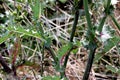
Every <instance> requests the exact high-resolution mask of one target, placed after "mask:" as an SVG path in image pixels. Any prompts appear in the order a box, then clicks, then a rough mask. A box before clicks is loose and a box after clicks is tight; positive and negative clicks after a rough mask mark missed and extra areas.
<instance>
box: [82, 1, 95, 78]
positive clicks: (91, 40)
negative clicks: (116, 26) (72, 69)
mask: <svg viewBox="0 0 120 80" xmlns="http://www.w3.org/2000/svg"><path fill="white" fill-rule="evenodd" d="M83 4H84V9H85V16H86V20H87V25H88V35H87V37H88V39H89V45H88V46H89V48H88V49H89V50H90V52H89V57H88V61H87V66H86V69H85V73H84V76H83V79H82V80H88V78H89V74H90V71H91V67H92V64H93V59H94V54H95V51H96V43H95V35H94V33H93V32H94V31H93V26H92V23H91V19H90V14H89V9H88V0H83Z"/></svg>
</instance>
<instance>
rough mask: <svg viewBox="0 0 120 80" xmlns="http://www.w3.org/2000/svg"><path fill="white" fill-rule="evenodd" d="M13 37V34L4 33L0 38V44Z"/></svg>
mask: <svg viewBox="0 0 120 80" xmlns="http://www.w3.org/2000/svg"><path fill="white" fill-rule="evenodd" d="M12 35H13V32H12V31H10V32H6V33H5V34H4V35H3V36H1V37H0V44H1V43H3V42H4V41H6V40H7V39H9V38H10V37H11V36H12Z"/></svg>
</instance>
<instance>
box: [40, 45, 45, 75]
mask: <svg viewBox="0 0 120 80" xmlns="http://www.w3.org/2000/svg"><path fill="white" fill-rule="evenodd" d="M44 49H45V45H44V43H43V47H42V62H41V63H42V66H41V67H42V68H41V76H43V72H44V68H43V64H44Z"/></svg>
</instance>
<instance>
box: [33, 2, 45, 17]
mask: <svg viewBox="0 0 120 80" xmlns="http://www.w3.org/2000/svg"><path fill="white" fill-rule="evenodd" d="M43 7H44V5H43V2H40V0H35V3H34V5H33V6H32V10H33V16H34V17H35V19H38V18H39V17H40V16H41V14H42V11H43Z"/></svg>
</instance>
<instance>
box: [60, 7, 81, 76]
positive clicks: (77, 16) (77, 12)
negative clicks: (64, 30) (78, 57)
mask: <svg viewBox="0 0 120 80" xmlns="http://www.w3.org/2000/svg"><path fill="white" fill-rule="evenodd" d="M78 19H79V10H78V9H77V10H76V12H75V17H74V23H73V27H72V33H71V36H70V42H73V38H74V35H75V31H76V27H77V23H78ZM72 49H73V47H71V49H70V50H69V51H68V53H67V54H66V56H65V62H64V65H63V72H61V78H63V77H64V76H65V68H66V65H67V62H68V58H69V55H70V52H71V51H72Z"/></svg>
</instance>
